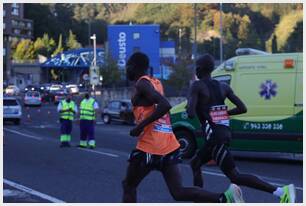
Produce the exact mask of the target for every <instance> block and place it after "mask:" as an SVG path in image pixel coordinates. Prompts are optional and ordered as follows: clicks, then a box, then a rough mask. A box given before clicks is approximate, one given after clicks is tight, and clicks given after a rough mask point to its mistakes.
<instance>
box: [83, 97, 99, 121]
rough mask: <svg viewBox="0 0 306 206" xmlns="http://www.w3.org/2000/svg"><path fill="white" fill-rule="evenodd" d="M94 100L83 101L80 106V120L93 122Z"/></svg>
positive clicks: (94, 117) (94, 116) (94, 115)
mask: <svg viewBox="0 0 306 206" xmlns="http://www.w3.org/2000/svg"><path fill="white" fill-rule="evenodd" d="M94 103H95V100H94V99H93V98H89V99H88V100H86V99H83V100H82V102H81V105H80V119H81V120H95V119H96V114H95V109H94Z"/></svg>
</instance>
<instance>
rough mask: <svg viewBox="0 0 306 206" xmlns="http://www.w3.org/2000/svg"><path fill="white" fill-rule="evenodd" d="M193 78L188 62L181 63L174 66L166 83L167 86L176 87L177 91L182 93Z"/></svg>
mask: <svg viewBox="0 0 306 206" xmlns="http://www.w3.org/2000/svg"><path fill="white" fill-rule="evenodd" d="M191 77H192V71H191V68H190V65H188V63H187V62H186V61H182V60H181V61H180V62H178V63H177V64H175V65H174V68H173V71H172V73H171V74H170V76H169V79H168V80H167V81H166V82H167V84H169V85H170V86H172V87H174V89H176V90H177V91H182V89H183V88H185V87H187V86H188V84H189V81H190V80H191Z"/></svg>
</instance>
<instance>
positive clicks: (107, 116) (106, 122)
mask: <svg viewBox="0 0 306 206" xmlns="http://www.w3.org/2000/svg"><path fill="white" fill-rule="evenodd" d="M103 122H104V124H110V122H111V118H110V116H109V115H108V114H104V115H103Z"/></svg>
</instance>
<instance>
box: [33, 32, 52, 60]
mask: <svg viewBox="0 0 306 206" xmlns="http://www.w3.org/2000/svg"><path fill="white" fill-rule="evenodd" d="M55 45H56V43H55V41H54V39H53V38H49V35H48V34H46V33H45V34H44V35H43V37H42V38H40V37H39V38H37V39H36V41H35V42H34V50H35V55H38V54H40V55H43V56H46V57H51V54H52V53H53V51H54V49H55Z"/></svg>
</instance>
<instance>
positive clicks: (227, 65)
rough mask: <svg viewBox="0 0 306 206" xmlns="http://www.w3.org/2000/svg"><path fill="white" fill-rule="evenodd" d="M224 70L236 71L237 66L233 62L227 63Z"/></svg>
mask: <svg viewBox="0 0 306 206" xmlns="http://www.w3.org/2000/svg"><path fill="white" fill-rule="evenodd" d="M224 69H225V70H226V71H232V70H234V69H235V64H234V62H233V61H226V62H225V63H224Z"/></svg>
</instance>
